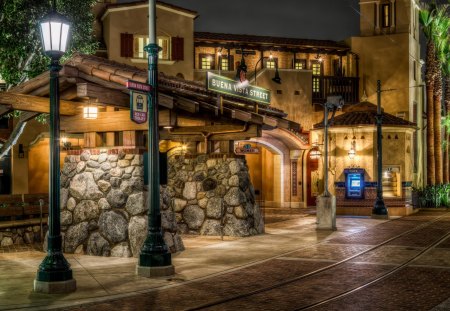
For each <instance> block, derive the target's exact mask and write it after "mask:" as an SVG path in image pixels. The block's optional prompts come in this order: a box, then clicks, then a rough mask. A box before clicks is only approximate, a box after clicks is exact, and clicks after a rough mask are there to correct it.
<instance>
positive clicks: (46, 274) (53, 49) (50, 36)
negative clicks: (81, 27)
mask: <svg viewBox="0 0 450 311" xmlns="http://www.w3.org/2000/svg"><path fill="white" fill-rule="evenodd" d="M70 27H71V25H70V23H69V22H68V20H67V19H66V18H65V17H64V16H62V15H61V14H58V13H57V12H56V1H55V0H53V10H52V12H51V13H49V14H47V15H46V16H45V17H44V18H43V19H42V20H41V21H40V30H41V40H42V48H43V51H44V54H45V55H47V56H48V57H50V58H51V63H50V65H49V69H50V189H49V223H48V237H47V243H48V244H47V245H48V246H47V256H46V257H45V258H44V260H43V261H42V263H41V264H40V265H39V268H38V271H37V275H36V279H35V280H34V291H36V292H43V293H49V294H53V293H67V292H72V291H75V290H76V281H75V279H74V278H73V276H72V269H70V264H69V263H68V262H67V260H66V258H64V255H63V251H62V237H61V220H60V214H61V208H60V193H59V192H60V176H59V174H60V165H59V157H60V154H59V152H60V150H59V146H60V141H59V140H60V138H59V128H60V126H59V71H60V70H61V65H60V64H59V60H60V58H61V56H62V55H63V54H64V53H65V52H66V49H67V46H68V41H69V32H70Z"/></svg>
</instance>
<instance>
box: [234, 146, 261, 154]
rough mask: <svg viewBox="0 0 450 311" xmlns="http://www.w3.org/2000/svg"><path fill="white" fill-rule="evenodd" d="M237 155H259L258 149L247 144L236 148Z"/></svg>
mask: <svg viewBox="0 0 450 311" xmlns="http://www.w3.org/2000/svg"><path fill="white" fill-rule="evenodd" d="M234 153H235V154H258V153H259V149H258V147H253V146H252V145H251V144H245V145H243V146H240V145H237V146H236V147H235V148H234Z"/></svg>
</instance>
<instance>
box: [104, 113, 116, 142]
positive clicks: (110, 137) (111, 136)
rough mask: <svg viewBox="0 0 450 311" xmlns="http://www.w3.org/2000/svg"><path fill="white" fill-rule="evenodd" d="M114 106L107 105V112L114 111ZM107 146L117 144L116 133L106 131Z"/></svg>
mask: <svg viewBox="0 0 450 311" xmlns="http://www.w3.org/2000/svg"><path fill="white" fill-rule="evenodd" d="M114 110H115V109H114V107H109V106H108V107H106V112H114ZM105 135H106V147H114V146H115V145H116V139H115V133H114V132H106V133H105Z"/></svg>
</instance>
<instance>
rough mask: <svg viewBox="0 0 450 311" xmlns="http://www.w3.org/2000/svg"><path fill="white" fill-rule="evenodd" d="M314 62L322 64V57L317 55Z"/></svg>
mask: <svg viewBox="0 0 450 311" xmlns="http://www.w3.org/2000/svg"><path fill="white" fill-rule="evenodd" d="M316 60H317V61H318V62H319V63H321V62H323V58H322V55H320V53H317V55H316Z"/></svg>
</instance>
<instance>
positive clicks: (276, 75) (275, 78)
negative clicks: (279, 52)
mask: <svg viewBox="0 0 450 311" xmlns="http://www.w3.org/2000/svg"><path fill="white" fill-rule="evenodd" d="M267 58H268V59H270V60H273V56H272V53H270V55H269V56H268V57H267V56H263V57H261V58H260V59H259V60H258V61H257V62H256V65H255V85H257V83H256V75H257V73H258V64H259V62H261V61H262V60H263V59H267ZM272 81H273V82H275V83H278V84H281V78H280V73H279V72H278V62H277V61H275V77H273V78H272Z"/></svg>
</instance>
